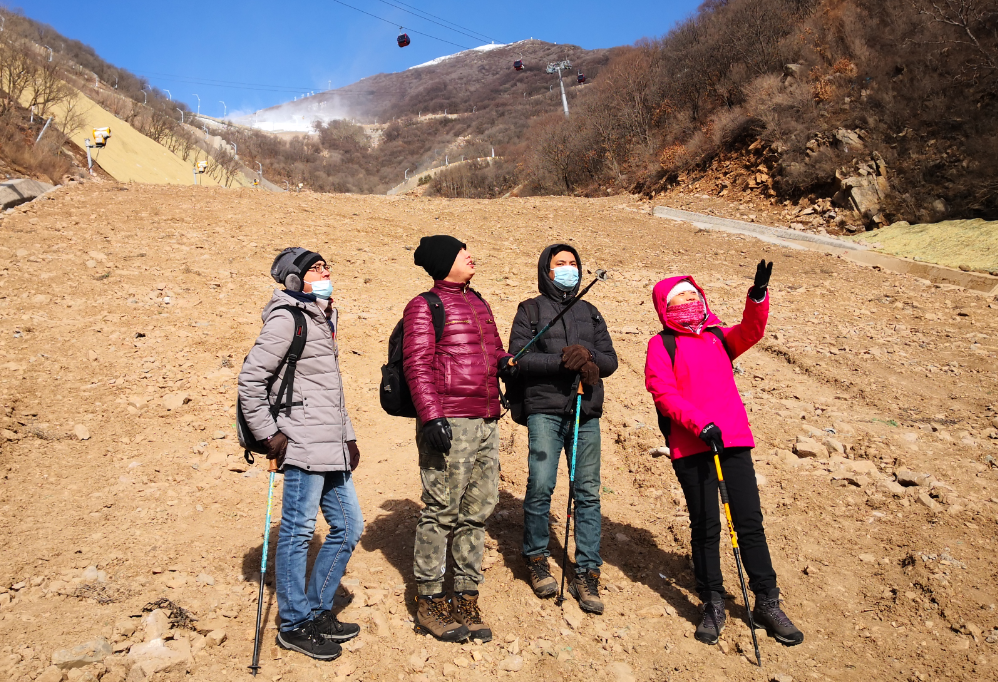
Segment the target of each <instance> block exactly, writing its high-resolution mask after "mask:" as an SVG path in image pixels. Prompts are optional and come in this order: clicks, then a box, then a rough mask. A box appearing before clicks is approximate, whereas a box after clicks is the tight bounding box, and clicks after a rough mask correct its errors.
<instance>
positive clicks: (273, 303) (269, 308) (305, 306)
mask: <svg viewBox="0 0 998 682" xmlns="http://www.w3.org/2000/svg"><path fill="white" fill-rule="evenodd" d="M295 294H296V295H292V294H291V292H288V291H284V290H283V289H274V295H273V296H272V297H271V299H270V300H269V301H267V305H265V306H264V307H263V312H262V313H261V314H260V317H261V318H262V319H263V321H264V322H266V321H267V318H269V317H270V315H271V313H273V312H274V309H275V308H278V307H280V306H282V305H291V306H295V307H297V308H301V309H302V311H304V312H305V314H306V315H312V316H313V317H324V316H323V315H322V311H321V310H319V306H318V305H317V304H316V303H315V297H312V300H311V301H303V300H302V299H301V298H299V296H310V294H298V293H297V292H295Z"/></svg>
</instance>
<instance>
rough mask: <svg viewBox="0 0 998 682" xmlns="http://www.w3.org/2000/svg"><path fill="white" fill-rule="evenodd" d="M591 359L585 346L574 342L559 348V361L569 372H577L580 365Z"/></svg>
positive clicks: (580, 367) (590, 354)
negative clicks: (571, 344)
mask: <svg viewBox="0 0 998 682" xmlns="http://www.w3.org/2000/svg"><path fill="white" fill-rule="evenodd" d="M592 359H593V356H592V353H590V352H589V350H588V349H587V348H586V347H585V346H580V345H579V344H575V345H574V346H565V347H564V348H562V349H561V362H562V364H563V365H565V369H567V370H568V371H570V372H578V371H579V370H580V369H582V366H583V365H584V364H586V363H587V362H589V361H591V360H592Z"/></svg>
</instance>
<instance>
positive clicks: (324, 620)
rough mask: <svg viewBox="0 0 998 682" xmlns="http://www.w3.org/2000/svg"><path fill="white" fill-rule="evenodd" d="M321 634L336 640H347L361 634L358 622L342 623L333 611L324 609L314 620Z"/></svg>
mask: <svg viewBox="0 0 998 682" xmlns="http://www.w3.org/2000/svg"><path fill="white" fill-rule="evenodd" d="M313 622H314V623H315V629H316V631H318V633H319V634H320V635H322V636H323V637H325V638H326V639H331V640H333V641H334V642H346V641H347V640H350V639H353V638H354V637H356V636H357V635H359V634H360V626H359V625H357V624H356V623H341V622H340V621H339V620H338V619H337V618H336V616H334V615H333V612H332V611H323V612H322V613H320V614H319V615H318V616H316V617H315V620H314V621H313Z"/></svg>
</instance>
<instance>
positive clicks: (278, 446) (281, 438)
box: [267, 431, 288, 469]
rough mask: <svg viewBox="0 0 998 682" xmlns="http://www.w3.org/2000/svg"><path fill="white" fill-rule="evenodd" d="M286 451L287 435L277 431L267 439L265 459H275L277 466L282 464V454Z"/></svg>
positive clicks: (279, 466)
mask: <svg viewBox="0 0 998 682" xmlns="http://www.w3.org/2000/svg"><path fill="white" fill-rule="evenodd" d="M287 452H288V437H287V436H285V435H284V434H283V433H281V432H280V431H278V432H277V433H275V434H274V435H273V436H271V437H270V438H269V439H268V440H267V459H276V460H277V468H278V469H280V468H281V467H283V466H284V456H285V455H286V454H287Z"/></svg>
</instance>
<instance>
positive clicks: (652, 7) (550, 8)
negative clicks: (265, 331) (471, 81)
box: [8, 0, 700, 116]
mask: <svg viewBox="0 0 998 682" xmlns="http://www.w3.org/2000/svg"><path fill="white" fill-rule="evenodd" d="M343 1H344V2H346V3H347V4H349V5H352V6H354V7H356V8H359V9H362V10H364V11H367V12H370V13H371V14H373V15H376V16H378V17H381V18H384V19H386V20H388V21H389V22H391V23H386V22H383V21H379V20H378V19H375V18H373V17H370V16H366V15H364V14H361V13H360V12H357V11H355V10H353V9H348V8H347V7H344V6H343V5H341V4H337V3H336V2H335V1H334V0H321V1H310V2H306V1H298V2H296V1H294V0H287V1H286V2H282V3H277V2H272V1H264V0H241V1H239V2H225V3H217V2H200V3H173V2H170V3H154V2H148V1H147V0H137V1H136V0H129V1H127V2H122V1H118V0H101V1H100V2H81V1H80V0H27V1H23V0H22V2H20V3H16V4H15V2H16V0H15V2H11V3H10V4H9V5H8V6H9V7H11V8H14V7H20V8H21V9H22V10H23V11H24V13H25V14H26V15H27V16H29V17H31V18H33V19H36V20H38V21H42V22H44V23H47V24H50V25H51V26H52V27H53V28H55V29H56V30H57V31H59V32H60V33H62V34H63V35H65V36H67V37H70V38H75V39H77V40H80V41H82V42H84V43H87V44H89V45H90V46H92V47H93V48H94V49H95V50H96V51H97V53H98V54H99V55H100V56H101V57H103V58H104V59H105V60H107V61H109V62H111V63H112V64H115V65H116V66H119V67H122V68H125V69H128V70H129V71H132V72H133V73H136V74H138V75H142V76H145V77H146V78H148V79H149V80H150V82H151V83H152V84H153V85H154V86H156V87H159V88H160V89H164V88H168V89H169V90H170V91H171V93H172V95H173V98H174V99H180V100H183V101H185V102H187V103H188V105H190V107H191V108H192V109H196V108H197V99H196V98H195V97H194V93H197V94H199V95H200V96H201V110H202V112H203V113H205V114H208V115H212V116H220V115H221V114H222V104H221V103H220V102H221V101H224V102H225V104H226V106H227V108H228V112H229V113H230V114H231V113H232V112H233V111H236V112H249V111H252V110H255V109H259V108H262V107H266V106H271V105H273V104H278V103H280V102H283V101H286V100H290V99H291V98H292V96H293V94H294V92H293V90H300V91H301V92H305V91H306V90H309V89H311V90H322V89H325V88H326V87H327V85H329V84H331V85H332V87H334V88H335V87H337V86H342V85H347V84H349V83H352V82H354V81H356V80H358V79H360V78H363V77H364V76H369V75H371V74H375V73H379V72H390V71H401V70H404V69H406V68H408V67H410V66H412V65H414V64H420V63H422V62H425V61H429V60H430V59H433V58H434V57H439V56H442V55H446V54H452V53H454V52H459V51H461V49H462V47H475V46H477V45H481V44H483V43H486V42H489V41H488V40H478V41H476V40H474V39H472V38H471V37H468V36H466V35H462V34H461V33H457V32H454V31H451V30H447V29H446V28H444V27H441V26H438V25H435V24H433V23H430V22H429V21H426V20H423V19H420V18H417V17H415V16H413V15H411V14H408V13H406V12H403V11H402V9H405V7H404V5H407V6H408V7H411V8H418V10H421V11H422V12H424V13H430V14H433V15H436V16H437V17H441V18H443V19H445V20H447V21H448V22H452V23H455V24H458V25H460V26H462V27H466V28H469V29H471V32H476V33H479V34H480V35H484V36H487V37H489V38H492V39H495V41H496V42H503V43H507V42H514V41H517V40H523V39H525V38H531V37H533V38H538V39H541V40H547V41H550V42H558V43H565V42H568V43H574V44H576V45H580V46H582V47H585V48H597V47H612V46H615V45H628V44H631V43H633V42H634V41H636V40H639V39H640V38H643V37H656V36H660V35H662V34H664V33H666V32H668V31H669V29H670V28H672V27H673V26H674V25H675V23H676V22H677V21H679V20H682V19H683V18H685V17H687V16H689V15H690V14H691V13H692V12H693V11H694V10H695V9H696V7H697V6H698V5H699V4H700V0H673V1H666V2H662V1H661V0H615V1H613V2H605V1H603V2H596V1H594V0H577V1H576V2H574V3H543V4H542V3H519V2H503V3H499V2H489V3H483V2H467V1H464V2H461V1H459V0H405V2H401V1H400V0H384V1H382V0H343ZM388 3H390V4H388ZM391 5H395V7H393V6H391ZM435 21H436V20H435ZM399 25H404V26H406V28H407V30H408V32H409V34H410V37H411V38H412V44H411V45H410V46H409V47H407V48H405V49H399V48H398V46H397V45H396V44H395V38H396V35H397V34H398V26H399ZM416 32H422V33H427V34H430V35H432V36H436V37H438V38H443V39H445V40H448V41H450V42H451V43H456V45H453V44H448V43H444V42H440V41H438V40H433V39H431V38H429V37H426V36H422V35H418V34H417V33H416ZM458 45H460V46H461V47H459V46H458ZM208 80H214V81H225V82H226V83H243V84H249V85H251V86H258V85H262V86H274V85H276V86H281V87H282V88H290V89H292V90H289V91H286V92H272V91H266V90H264V89H260V88H256V89H251V88H248V87H241V88H240V87H234V86H232V85H230V86H226V87H222V86H220V85H212V84H208V83H206V82H205V81H208ZM191 81H200V82H191Z"/></svg>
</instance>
